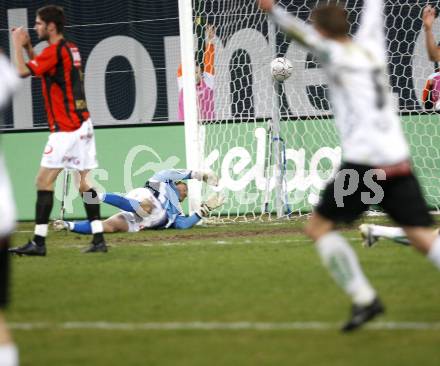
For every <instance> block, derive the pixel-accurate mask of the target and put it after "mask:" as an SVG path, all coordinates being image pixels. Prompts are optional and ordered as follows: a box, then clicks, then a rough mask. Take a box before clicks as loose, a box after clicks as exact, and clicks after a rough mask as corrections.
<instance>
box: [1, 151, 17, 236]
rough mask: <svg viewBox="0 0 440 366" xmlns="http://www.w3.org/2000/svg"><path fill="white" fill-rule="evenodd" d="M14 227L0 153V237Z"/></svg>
mask: <svg viewBox="0 0 440 366" xmlns="http://www.w3.org/2000/svg"><path fill="white" fill-rule="evenodd" d="M14 228H15V204H14V196H13V194H12V189H11V183H10V181H9V177H8V172H7V170H6V165H5V162H4V160H3V156H2V155H1V154H0V238H1V237H4V236H8V235H9V234H11V233H12V231H13V230H14Z"/></svg>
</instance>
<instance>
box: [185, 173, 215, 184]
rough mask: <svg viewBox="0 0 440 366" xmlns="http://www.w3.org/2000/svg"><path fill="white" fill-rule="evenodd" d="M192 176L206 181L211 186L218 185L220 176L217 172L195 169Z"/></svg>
mask: <svg viewBox="0 0 440 366" xmlns="http://www.w3.org/2000/svg"><path fill="white" fill-rule="evenodd" d="M191 178H193V179H197V180H200V181H202V180H203V181H204V182H205V183H206V184H209V185H210V186H218V181H219V178H218V176H217V174H215V173H214V172H211V171H193V172H192V173H191Z"/></svg>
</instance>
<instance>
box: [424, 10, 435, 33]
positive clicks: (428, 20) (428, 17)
mask: <svg viewBox="0 0 440 366" xmlns="http://www.w3.org/2000/svg"><path fill="white" fill-rule="evenodd" d="M422 20H423V26H424V27H425V29H426V30H431V29H432V25H433V23H434V20H435V9H434V8H433V7H432V6H431V5H428V6H426V7H425V9H423V14H422Z"/></svg>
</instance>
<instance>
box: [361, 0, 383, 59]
mask: <svg viewBox="0 0 440 366" xmlns="http://www.w3.org/2000/svg"><path fill="white" fill-rule="evenodd" d="M384 28H385V21H384V16H383V0H365V1H364V8H363V12H362V14H361V21H360V26H359V30H358V31H357V33H356V36H355V38H356V40H357V41H359V42H361V43H362V44H363V45H364V46H365V47H368V49H369V50H370V51H371V52H373V54H374V55H375V56H376V57H377V58H379V59H380V60H382V61H384V62H385V60H386V45H385V31H384Z"/></svg>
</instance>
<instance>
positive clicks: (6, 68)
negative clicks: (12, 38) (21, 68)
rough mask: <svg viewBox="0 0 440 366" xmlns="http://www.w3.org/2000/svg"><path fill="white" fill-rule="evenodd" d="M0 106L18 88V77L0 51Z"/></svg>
mask: <svg viewBox="0 0 440 366" xmlns="http://www.w3.org/2000/svg"><path fill="white" fill-rule="evenodd" d="M0 79H1V82H0V108H1V107H3V106H4V104H6V102H7V101H8V100H9V98H10V96H11V95H12V93H13V92H14V91H15V90H16V89H17V88H18V85H19V84H20V78H19V76H18V74H17V72H16V70H15V69H14V67H13V66H12V65H11V64H10V62H9V60H8V59H7V57H6V56H5V55H3V54H1V53H0Z"/></svg>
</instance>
